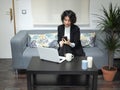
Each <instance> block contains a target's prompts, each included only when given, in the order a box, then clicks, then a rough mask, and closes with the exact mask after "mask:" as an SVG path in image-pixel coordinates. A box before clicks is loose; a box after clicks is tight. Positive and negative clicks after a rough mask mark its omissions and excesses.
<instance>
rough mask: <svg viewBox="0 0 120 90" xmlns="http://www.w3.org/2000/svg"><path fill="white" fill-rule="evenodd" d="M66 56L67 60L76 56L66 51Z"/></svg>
mask: <svg viewBox="0 0 120 90" xmlns="http://www.w3.org/2000/svg"><path fill="white" fill-rule="evenodd" d="M65 58H66V60H67V61H71V60H72V59H73V58H74V55H73V54H71V53H66V54H65Z"/></svg>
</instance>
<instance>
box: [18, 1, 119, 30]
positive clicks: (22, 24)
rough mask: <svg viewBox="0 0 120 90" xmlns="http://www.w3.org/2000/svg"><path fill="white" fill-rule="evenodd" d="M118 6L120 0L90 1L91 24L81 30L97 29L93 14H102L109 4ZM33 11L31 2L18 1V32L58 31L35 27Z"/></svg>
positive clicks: (53, 27)
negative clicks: (33, 30) (24, 11)
mask: <svg viewBox="0 0 120 90" xmlns="http://www.w3.org/2000/svg"><path fill="white" fill-rule="evenodd" d="M110 2H112V3H113V4H118V5H119V6H120V0H90V9H89V12H90V15H89V18H90V24H89V25H88V26H80V27H81V29H96V21H95V20H96V17H95V16H94V15H93V14H101V12H100V9H101V7H102V5H103V6H105V7H108V5H109V3H110ZM22 10H26V14H22ZM31 13H32V11H31V0H16V23H17V32H18V31H19V30H23V29H25V30H29V29H56V26H51V27H49V26H48V27H44V26H41V27H37V28H36V27H33V21H32V14H31Z"/></svg>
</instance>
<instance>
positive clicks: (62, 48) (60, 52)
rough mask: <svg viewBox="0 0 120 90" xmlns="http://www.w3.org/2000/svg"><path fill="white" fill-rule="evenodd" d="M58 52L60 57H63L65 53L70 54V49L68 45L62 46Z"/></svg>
mask: <svg viewBox="0 0 120 90" xmlns="http://www.w3.org/2000/svg"><path fill="white" fill-rule="evenodd" d="M58 52H59V55H60V56H64V55H65V54H66V53H72V48H71V47H70V46H69V45H63V46H62V47H60V48H59V50H58Z"/></svg>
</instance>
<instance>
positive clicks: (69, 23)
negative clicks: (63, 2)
mask: <svg viewBox="0 0 120 90" xmlns="http://www.w3.org/2000/svg"><path fill="white" fill-rule="evenodd" d="M63 24H64V25H65V27H69V26H70V25H71V21H70V18H69V17H68V16H66V17H65V18H64V20H63Z"/></svg>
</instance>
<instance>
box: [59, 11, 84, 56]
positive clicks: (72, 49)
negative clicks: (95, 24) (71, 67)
mask: <svg viewBox="0 0 120 90" xmlns="http://www.w3.org/2000/svg"><path fill="white" fill-rule="evenodd" d="M61 21H62V23H63V24H62V25H59V26H58V43H59V48H58V52H59V55H60V56H65V54H66V53H72V54H73V55H74V56H85V53H84V51H83V48H82V45H81V41H80V29H79V27H78V26H76V25H75V23H76V14H75V13H74V12H73V11H71V10H65V11H64V12H63V13H62V15H61Z"/></svg>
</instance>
